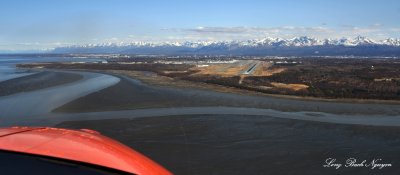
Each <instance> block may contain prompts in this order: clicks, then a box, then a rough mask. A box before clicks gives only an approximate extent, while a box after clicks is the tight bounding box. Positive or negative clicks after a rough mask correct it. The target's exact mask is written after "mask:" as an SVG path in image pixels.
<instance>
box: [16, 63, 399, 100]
mask: <svg viewBox="0 0 400 175" xmlns="http://www.w3.org/2000/svg"><path fill="white" fill-rule="evenodd" d="M24 69H34V70H35V69H36V68H24ZM46 69H48V70H66V71H69V70H70V71H86V72H96V73H104V74H109V75H114V76H115V75H121V76H127V77H130V78H133V79H137V80H139V81H142V82H143V83H145V84H148V85H153V86H158V87H167V88H184V89H201V90H211V91H214V92H222V93H232V94H238V95H248V96H260V95H261V96H265V97H273V98H280V99H289V100H299V101H315V102H333V103H357V104H388V105H400V101H399V100H381V99H357V98H342V99H337V98H321V97H310V96H296V95H282V94H268V93H263V92H257V91H251V90H246V89H240V88H235V87H228V86H222V85H216V84H210V83H202V82H196V81H188V80H180V79H174V78H171V77H167V76H162V75H158V74H156V73H154V72H150V73H151V74H152V75H150V76H151V78H149V75H146V73H148V72H145V71H124V70H93V69H51V68H46ZM39 70H40V69H39Z"/></svg>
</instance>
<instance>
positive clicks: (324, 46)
mask: <svg viewBox="0 0 400 175" xmlns="http://www.w3.org/2000/svg"><path fill="white" fill-rule="evenodd" d="M335 49H336V50H335ZM337 49H339V50H337ZM366 49H369V50H366ZM341 50H342V51H341ZM371 51H374V52H371ZM53 52H55V53H125V54H238V55H287V54H289V55H296V54H297V53H301V54H311V55H315V54H320V53H321V52H322V53H323V54H333V55H337V54H339V55H341V54H344V55H365V54H367V55H369V54H372V55H400V39H397V38H396V39H395V38H388V39H385V40H379V41H376V40H372V39H369V38H367V37H362V36H357V37H355V38H340V39H323V40H320V39H316V38H312V37H307V36H302V37H295V38H291V39H282V38H271V37H266V38H262V39H254V40H245V41H194V42H191V41H185V42H159V43H152V42H131V43H123V42H121V43H101V44H87V45H73V46H67V47H60V48H55V49H54V50H53Z"/></svg>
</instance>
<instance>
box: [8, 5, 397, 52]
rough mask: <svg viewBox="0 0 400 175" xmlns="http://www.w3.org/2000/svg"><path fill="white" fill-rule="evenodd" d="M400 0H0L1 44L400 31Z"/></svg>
mask: <svg viewBox="0 0 400 175" xmlns="http://www.w3.org/2000/svg"><path fill="white" fill-rule="evenodd" d="M399 21H400V1H399V0H274V1H272V0H241V1H239V0H197V1H195V0H34V1H33V0H32V1H28V0H25V1H22V0H2V1H1V2H0V50H29V49H45V48H52V47H57V46H65V45H71V44H86V43H101V42H132V41H152V42H161V41H182V40H233V39H237V40H243V39H255V38H263V37H267V36H270V37H281V38H291V37H295V36H305V35H306V36H312V37H317V38H340V37H355V36H357V35H363V36H367V37H370V38H373V39H383V38H387V37H395V38H399V37H400V22H399Z"/></svg>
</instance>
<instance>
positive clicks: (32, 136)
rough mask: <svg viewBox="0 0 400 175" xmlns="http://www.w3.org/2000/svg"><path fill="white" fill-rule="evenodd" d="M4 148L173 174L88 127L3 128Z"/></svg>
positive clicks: (147, 174) (139, 171)
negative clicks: (79, 128)
mask: <svg viewBox="0 0 400 175" xmlns="http://www.w3.org/2000/svg"><path fill="white" fill-rule="evenodd" d="M0 150H8V151H15V152H20V153H27V154H35V155H42V156H50V157H56V158H62V159H67V160H73V161H79V162H85V163H90V164H94V165H100V166H104V167H108V168H113V169H117V170H121V171H125V172H129V173H133V174H140V175H142V174H143V175H169V174H172V173H170V172H169V171H168V170H166V169H164V168H163V167H162V166H160V165H158V164H157V163H155V162H154V161H152V160H150V159H149V158H147V157H145V156H144V155H142V154H140V153H138V152H136V151H134V150H132V149H131V148H129V147H127V146H125V145H123V144H121V143H119V142H117V141H115V140H112V139H110V138H108V137H105V136H103V135H101V134H99V133H98V132H96V131H93V130H88V129H83V130H68V129H59V128H48V127H45V128H39V127H11V128H0Z"/></svg>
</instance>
